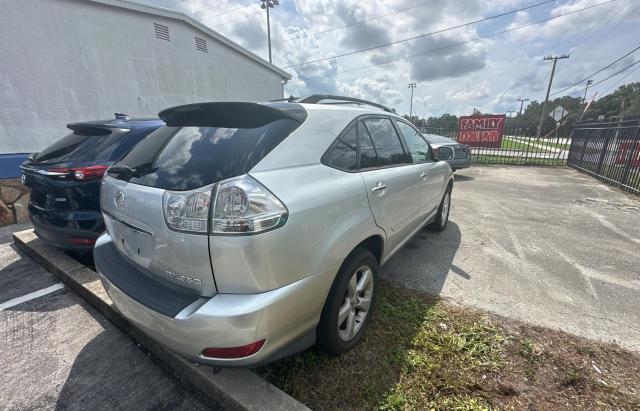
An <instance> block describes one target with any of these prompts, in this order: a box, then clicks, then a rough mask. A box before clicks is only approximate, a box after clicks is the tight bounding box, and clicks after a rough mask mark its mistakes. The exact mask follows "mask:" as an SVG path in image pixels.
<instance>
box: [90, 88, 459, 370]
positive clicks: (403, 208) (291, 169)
mask: <svg viewBox="0 0 640 411" xmlns="http://www.w3.org/2000/svg"><path fill="white" fill-rule="evenodd" d="M323 102H324V103H323ZM331 103H333V104H331ZM335 103H340V104H335ZM356 103H357V104H356ZM365 106H368V107H369V108H365ZM159 116H160V118H162V119H163V120H164V121H165V122H166V124H167V127H163V128H160V129H158V130H157V131H155V132H154V133H152V134H150V135H149V136H148V137H147V138H146V139H145V140H143V141H142V142H141V143H140V144H138V145H137V146H136V147H135V148H134V149H133V150H132V151H131V152H130V153H129V154H128V155H127V156H126V157H125V158H124V159H123V160H122V161H121V162H119V163H118V164H117V165H115V166H112V167H111V168H110V169H109V170H108V172H107V174H106V175H105V177H104V179H103V185H102V191H101V193H102V194H101V206H102V210H103V213H104V219H105V223H106V227H107V232H106V233H105V234H104V235H102V236H101V237H100V238H99V240H98V241H97V243H96V247H95V250H94V257H95V264H96V268H97V270H98V272H99V273H100V276H101V278H102V281H103V283H104V285H105V288H106V290H107V292H108V293H109V295H110V296H111V299H112V300H113V302H114V304H115V306H116V307H117V308H118V309H119V310H120V312H121V313H122V314H123V315H124V316H125V317H126V318H128V319H129V320H130V321H131V322H132V323H134V324H135V325H136V326H138V327H139V328H141V329H142V330H143V331H144V332H145V333H147V334H148V335H150V336H151V337H153V338H154V339H155V340H157V341H159V342H160V343H161V344H163V345H165V346H167V347H169V348H170V349H172V350H174V351H175V352H177V353H179V354H181V355H183V356H184V357H187V358H189V359H191V360H193V361H197V362H201V363H206V364H211V365H217V366H254V365H257V364H262V363H265V362H269V361H273V360H275V359H277V358H281V357H283V356H286V355H290V354H292V353H295V352H298V351H301V350H303V349H305V348H307V347H309V346H311V345H313V344H317V345H318V346H319V347H320V348H321V349H323V350H325V351H326V352H329V353H332V354H339V353H342V352H345V351H347V350H349V349H351V348H352V347H353V346H354V345H356V344H357V343H358V341H359V340H360V339H361V338H362V335H363V333H364V330H365V329H366V327H367V323H368V322H369V320H370V319H371V313H372V311H373V309H374V307H375V302H376V294H377V291H378V287H379V283H378V277H379V272H380V266H381V265H382V264H384V263H385V262H386V261H387V260H388V259H389V258H390V257H391V256H392V255H393V254H394V253H395V252H396V251H397V250H398V249H399V248H400V247H401V246H402V245H403V244H404V243H405V242H406V241H407V240H409V239H410V238H411V236H412V235H413V234H414V233H416V232H417V231H419V230H420V229H421V228H422V227H423V226H425V225H430V227H431V228H432V229H434V230H436V231H442V230H444V229H445V227H446V224H447V219H448V216H449V208H450V204H451V189H452V186H453V174H452V172H451V169H450V168H449V166H448V165H447V163H445V162H442V161H437V159H436V158H434V156H433V153H432V150H431V148H430V147H429V145H428V143H427V142H426V141H425V140H424V138H423V137H422V135H421V134H420V133H419V132H418V131H417V130H416V129H415V128H414V127H413V125H411V124H410V123H409V122H407V121H406V120H405V119H403V118H401V117H399V116H398V115H396V114H394V112H393V111H392V110H390V109H388V108H386V107H384V106H381V105H378V104H375V103H370V102H365V101H363V100H357V99H350V98H345V97H337V96H311V97H307V98H304V99H300V100H296V101H293V102H271V103H263V104H257V103H230V102H226V103H202V104H191V105H185V106H179V107H174V108H170V109H166V110H164V111H162V112H160V113H159Z"/></svg>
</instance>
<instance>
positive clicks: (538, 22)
mask: <svg viewBox="0 0 640 411" xmlns="http://www.w3.org/2000/svg"><path fill="white" fill-rule="evenodd" d="M601 4H605V3H601ZM599 5H600V4H594V5H592V6H589V7H585V8H582V9H578V10H574V11H570V12H567V13H563V14H558V15H556V16H553V17H547V18H544V19H540V20H536V21H532V22H529V23H526V24H523V25H520V26H516V27H511V28H508V29H504V30H500V31H497V32H495V33H491V34H487V35H484V36H478V37H474V38H472V39H469V40H465V41H462V42H459V43H453V44H449V45H446V46H442V47H436V48H433V49H429V50H426V51H422V52H420V53H414V54H409V55H407V56H403V57H397V58H394V59H390V60H387V61H383V62H380V63H374V64H369V65H366V66H359V67H355V68H352V69H347V70H342V71H336V72H334V73H329V74H323V75H319V76H311V77H306V76H305V79H315V78H325V77H333V76H337V75H339V74H344V73H350V72H353V71H359V70H364V69H367V68H372V67H377V66H384V65H386V64H391V63H395V62H397V61H401V60H407V59H410V58H413V57H417V56H422V55H424V54H429V53H433V52H436V51H442V50H446V49H450V48H455V47H459V46H463V45H465V44H469V43H475V42H476V41H479V40H484V39H488V38H491V37H496V36H499V35H501V34H506V33H510V32H512V31H516V30H520V29H524V28H526V27H530V26H534V25H537V24H542V23H546V22H548V21H552V20H556V19H559V18H562V17H566V16H570V15H572V14H576V13H581V12H583V11H585V10H587V9H591V8H594V7H598V6H599Z"/></svg>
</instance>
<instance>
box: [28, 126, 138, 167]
mask: <svg viewBox="0 0 640 411" xmlns="http://www.w3.org/2000/svg"><path fill="white" fill-rule="evenodd" d="M127 133H128V130H122V129H109V128H99V127H90V128H86V129H84V128H83V129H80V130H76V131H74V132H73V133H71V134H68V135H67V136H65V137H63V138H62V139H60V140H58V141H57V142H55V143H53V144H52V145H50V146H49V147H47V148H45V149H44V150H42V151H41V152H40V153H38V155H37V156H36V158H35V161H36V162H38V163H62V162H66V163H68V162H74V163H94V162H108V161H116V160H119V159H120V157H121V156H122V154H124V153H122V152H121V151H120V150H119V147H120V145H121V144H122V142H123V138H124V136H125V134H127Z"/></svg>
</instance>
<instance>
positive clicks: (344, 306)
mask: <svg viewBox="0 0 640 411" xmlns="http://www.w3.org/2000/svg"><path fill="white" fill-rule="evenodd" d="M379 271H380V267H379V265H378V261H377V260H376V258H375V257H374V255H373V254H372V253H371V252H370V251H369V250H366V249H364V248H356V249H355V250H354V251H353V252H351V254H350V255H349V256H348V257H347V259H346V260H345V261H344V262H343V263H342V266H341V267H340V270H339V271H338V274H337V276H336V279H335V280H334V282H333V285H332V286H331V290H330V291H329V296H328V297H327V301H326V302H325V304H324V308H323V309H322V314H321V316H320V323H319V324H318V327H317V343H318V344H317V345H318V348H319V349H320V350H321V351H324V352H326V353H328V354H331V355H339V354H342V353H344V352H347V351H349V350H350V349H352V348H353V347H354V346H355V345H356V344H358V342H360V340H361V339H362V335H363V334H364V331H365V330H366V328H367V326H368V324H369V321H371V315H372V313H373V310H374V308H375V305H376V298H377V294H378V293H377V288H378V277H379ZM365 276H368V280H364V277H365ZM354 279H355V280H354ZM354 281H355V283H354ZM367 281H368V282H367ZM360 286H362V288H361V289H360ZM354 287H355V290H354ZM354 291H355V294H354ZM367 299H368V306H367V307H366V310H363V308H364V306H365V305H366V304H365V303H366V300H367ZM345 311H346V315H345V314H344V313H345ZM363 314H364V316H363ZM340 317H342V318H344V319H341V318H340ZM341 320H342V321H341ZM349 327H352V328H349Z"/></svg>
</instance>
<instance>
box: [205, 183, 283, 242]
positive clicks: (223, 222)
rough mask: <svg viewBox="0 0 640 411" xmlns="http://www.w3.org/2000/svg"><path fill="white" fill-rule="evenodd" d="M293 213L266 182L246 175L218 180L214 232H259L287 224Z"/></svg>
mask: <svg viewBox="0 0 640 411" xmlns="http://www.w3.org/2000/svg"><path fill="white" fill-rule="evenodd" d="M288 216H289V213H288V212H287V209H286V207H285V206H284V204H282V203H281V202H280V200H278V198H277V197H276V196H274V195H273V194H271V192H269V190H267V189H266V188H265V187H264V186H263V185H262V184H260V183H259V182H257V181H256V180H254V179H253V178H251V177H249V176H247V175H245V176H242V177H237V178H232V179H230V180H226V181H224V182H222V183H218V189H217V190H216V199H215V203H214V205H213V215H212V217H211V233H212V234H256V233H260V232H263V231H267V230H270V229H273V228H276V227H281V226H283V225H284V224H285V223H286V221H287V217H288Z"/></svg>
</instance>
